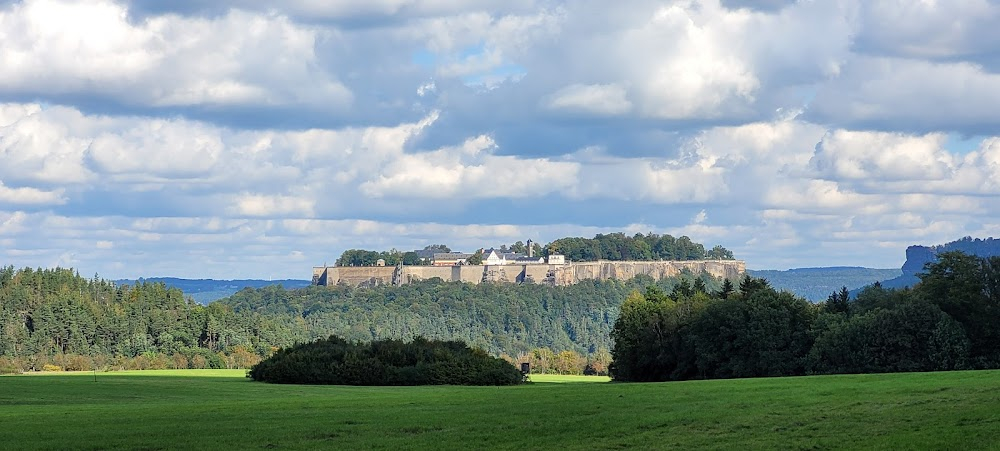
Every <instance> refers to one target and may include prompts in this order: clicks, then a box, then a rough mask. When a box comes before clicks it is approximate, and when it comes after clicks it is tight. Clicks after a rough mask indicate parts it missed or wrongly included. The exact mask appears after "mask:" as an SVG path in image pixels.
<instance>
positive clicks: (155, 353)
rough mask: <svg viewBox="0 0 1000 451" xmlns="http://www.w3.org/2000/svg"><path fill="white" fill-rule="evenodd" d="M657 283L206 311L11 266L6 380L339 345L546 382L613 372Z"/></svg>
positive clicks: (479, 288)
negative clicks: (431, 353)
mask: <svg viewBox="0 0 1000 451" xmlns="http://www.w3.org/2000/svg"><path fill="white" fill-rule="evenodd" d="M687 277H688V279H692V278H693V276H690V275H689V276H687ZM706 280H707V284H708V285H710V286H717V285H718V282H717V281H715V280H711V279H706ZM654 283H656V284H658V285H659V286H661V287H663V289H668V290H669V289H672V286H673V285H674V284H675V283H677V281H676V280H665V281H660V282H654V281H653V280H652V279H649V278H637V279H635V280H631V281H592V282H586V283H582V284H577V285H573V286H569V287H547V286H540V285H512V284H487V285H471V284H462V283H444V282H440V281H434V280H431V281H424V282H420V283H417V284H412V285H405V286H401V287H391V286H390V287H386V286H380V287H375V288H346V287H309V288H304V289H296V290H286V289H284V288H281V287H266V288H259V289H245V290H242V291H240V292H238V293H237V294H235V295H233V296H232V297H230V298H228V299H224V300H221V301H217V302H213V303H211V304H209V305H205V306H203V305H199V304H197V303H195V302H193V301H191V300H190V299H186V298H185V296H184V294H183V293H182V292H181V291H180V290H177V289H168V288H166V286H165V285H164V284H162V283H149V282H142V283H138V284H135V285H120V286H118V285H115V284H113V283H111V282H108V281H105V280H101V279H98V278H97V277H96V276H95V277H94V278H91V279H88V278H84V277H80V276H79V275H78V274H76V273H75V272H73V271H72V270H68V269H51V270H34V269H22V270H15V269H14V268H13V267H6V268H2V269H0V371H24V370H41V369H43V368H45V366H46V365H49V366H50V367H53V368H54V367H59V368H62V369H72V370H80V369H91V368H93V367H97V368H108V369H121V368H139V369H141V368H213V367H214V368H225V367H240V368H248V367H249V366H251V365H253V364H255V363H256V362H257V361H259V360H260V359H261V358H264V357H267V356H269V355H271V354H272V353H273V352H274V351H275V350H276V349H278V348H285V347H289V346H292V345H293V344H296V343H305V342H310V341H313V340H316V339H318V338H323V337H328V336H330V335H338V336H341V337H344V338H345V339H347V340H350V341H361V342H369V341H372V340H378V339H410V338H413V337H415V336H423V337H427V338H430V339H439V340H462V341H464V342H466V343H469V344H471V345H474V346H476V347H480V348H482V349H484V350H486V351H487V352H489V353H491V354H493V355H504V356H506V357H507V358H508V359H509V360H511V361H529V362H531V363H532V366H533V368H535V370H536V371H538V372H563V373H581V372H583V371H584V370H585V369H588V366H589V369H590V370H594V371H597V372H604V371H606V368H607V365H608V363H609V362H610V353H609V349H610V345H611V341H610V338H609V333H610V331H611V327H612V325H613V324H614V321H615V318H616V317H617V315H618V308H619V306H620V305H621V302H622V300H624V299H625V297H626V295H627V294H628V293H629V292H631V291H633V290H636V289H644V288H645V287H646V286H647V285H650V284H654ZM688 283H689V284H690V282H688ZM697 283H698V284H702V283H706V282H704V281H701V279H698V281H697Z"/></svg>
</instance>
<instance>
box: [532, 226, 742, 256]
mask: <svg viewBox="0 0 1000 451" xmlns="http://www.w3.org/2000/svg"><path fill="white" fill-rule="evenodd" d="M545 252H546V255H550V254H562V255H565V256H566V259H567V260H569V261H576V262H580V261H596V260H642V261H646V260H705V259H720V260H732V259H733V253H732V251H730V250H728V249H726V248H724V247H722V246H715V247H713V248H712V249H710V250H707V251H706V250H705V246H704V245H702V244H700V243H695V242H693V241H691V239H690V238H688V237H686V236H682V237H680V238H674V237H672V236H670V235H657V234H655V233H649V234H646V235H643V234H641V233H637V234H635V235H634V236H628V235H625V234H624V233H609V234H598V235H596V236H594V238H560V239H558V240H555V241H553V242H551V243H549V244H548V245H547V246H545Z"/></svg>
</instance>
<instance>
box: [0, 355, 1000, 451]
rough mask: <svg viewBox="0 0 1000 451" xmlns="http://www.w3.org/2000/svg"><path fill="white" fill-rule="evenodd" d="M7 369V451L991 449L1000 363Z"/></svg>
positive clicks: (1, 436) (0, 388)
mask: <svg viewBox="0 0 1000 451" xmlns="http://www.w3.org/2000/svg"><path fill="white" fill-rule="evenodd" d="M243 375H244V372H243V371H222V370H206V371H203V370H183V371H140V372H131V373H126V372H121V373H97V375H96V381H95V375H94V373H76V374H66V373H53V374H43V375H18V376H3V377H0V449H142V450H155V449H608V448H619V449H696V448H716V449H740V448H749V449H834V448H838V449H839V448H855V449H873V448H876V449H877V448H882V449H913V448H920V449H963V450H964V449H996V448H998V447H1000V371H966V372H947V373H944V372H942V373H905V374H886V375H882V374H879V375H849V376H816V377H787V378H770V379H767V378H765V379H741V380H713V381H689V382H671V383H646V384H639V383H633V384H623V383H608V382H606V381H607V378H585V377H567V376H552V377H547V376H541V375H535V376H532V380H533V383H532V384H528V385H523V386H516V387H455V386H445V387H442V386H432V387H343V386H301V385H300V386H294V385H269V384H263V383H257V382H251V381H249V380H247V379H246V378H244V377H243Z"/></svg>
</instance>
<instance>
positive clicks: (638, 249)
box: [336, 232, 733, 266]
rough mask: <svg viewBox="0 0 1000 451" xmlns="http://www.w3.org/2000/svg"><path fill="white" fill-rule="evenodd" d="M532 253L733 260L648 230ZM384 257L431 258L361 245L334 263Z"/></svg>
mask: <svg viewBox="0 0 1000 451" xmlns="http://www.w3.org/2000/svg"><path fill="white" fill-rule="evenodd" d="M424 250H425V251H427V250H433V251H434V252H450V251H451V249H450V248H449V247H447V246H445V245H443V244H437V245H432V246H427V247H426V248H424ZM497 250H499V251H500V252H508V251H509V252H517V253H521V254H527V253H528V246H527V244H525V243H524V242H521V241H517V242H515V243H514V244H511V245H510V246H507V245H502V246H500V247H499V248H497ZM531 250H532V251H533V252H534V255H538V256H548V255H552V254H559V255H564V256H566V259H567V260H568V261H575V262H584V261H597V260H614V261H624V260H640V261H650V260H706V259H709V260H732V259H733V252H732V251H730V250H728V249H726V248H724V247H722V246H721V245H716V246H715V247H713V248H712V249H708V250H706V249H705V246H704V245H703V244H700V243H695V242H693V241H691V239H690V238H688V237H686V236H682V237H680V238H674V237H673V236H670V235H658V234H655V233H648V234H646V235H643V234H641V233H637V234H635V235H633V236H628V235H626V234H624V233H620V232H619V233H609V234H597V235H596V236H594V237H593V238H570V237H567V238H559V239H557V240H555V241H553V242H551V243H549V244H547V245H545V246H541V245H539V244H538V243H532V249H531ZM475 254H476V256H475V257H474V260H473V259H470V262H469V263H470V264H482V257H483V255H482V253H481V252H479V250H475ZM380 259H381V260H383V261H384V262H385V264H386V265H387V266H395V265H397V264H403V265H427V264H430V261H429V260H427V259H421V258H420V256H419V255H418V254H417V252H416V251H410V252H400V251H398V250H395V249H392V250H389V251H370V250H364V249H348V250H346V251H344V252H343V253H342V254H341V255H340V258H338V259H337V262H336V264H337V266H375V264H376V262H377V261H378V260H380Z"/></svg>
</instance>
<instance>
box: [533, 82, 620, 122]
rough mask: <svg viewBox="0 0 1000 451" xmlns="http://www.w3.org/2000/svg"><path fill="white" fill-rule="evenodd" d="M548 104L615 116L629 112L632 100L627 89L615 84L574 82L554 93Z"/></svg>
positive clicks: (563, 108) (569, 109)
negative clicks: (582, 83) (629, 98)
mask: <svg viewBox="0 0 1000 451" xmlns="http://www.w3.org/2000/svg"><path fill="white" fill-rule="evenodd" d="M546 106H547V107H548V108H551V109H555V110H567V111H570V112H572V111H579V112H583V113H591V114H598V115H606V116H614V115H619V114H624V113H628V112H629V111H630V110H631V109H632V102H630V101H629V100H628V96H627V93H626V92H625V89H624V88H622V87H621V86H618V85H615V84H609V85H581V84H574V85H569V86H567V87H565V88H562V89H560V90H558V91H556V92H555V93H554V94H552V96H551V97H550V98H549V100H548V101H547V102H546Z"/></svg>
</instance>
